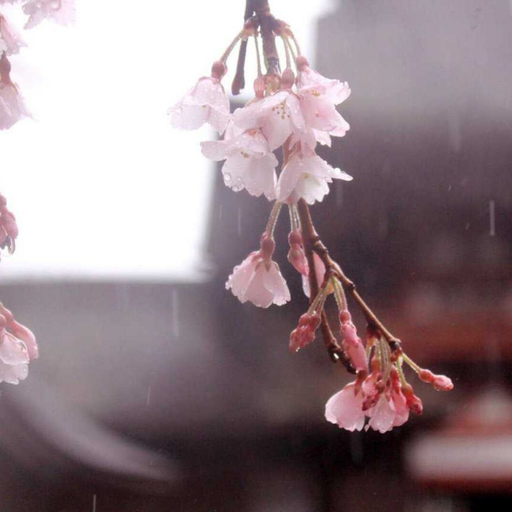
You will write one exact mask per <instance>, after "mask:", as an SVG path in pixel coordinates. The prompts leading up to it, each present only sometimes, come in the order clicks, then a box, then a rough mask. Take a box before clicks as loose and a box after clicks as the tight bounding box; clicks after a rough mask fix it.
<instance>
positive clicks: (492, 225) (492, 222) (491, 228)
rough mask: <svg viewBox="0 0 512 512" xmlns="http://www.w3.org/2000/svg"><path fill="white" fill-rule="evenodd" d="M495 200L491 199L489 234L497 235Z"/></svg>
mask: <svg viewBox="0 0 512 512" xmlns="http://www.w3.org/2000/svg"><path fill="white" fill-rule="evenodd" d="M495 210H496V209H495V206H494V200H493V199H491V201H489V234H490V235H491V236H496V212H495Z"/></svg>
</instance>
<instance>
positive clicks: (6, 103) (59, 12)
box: [0, 0, 75, 130]
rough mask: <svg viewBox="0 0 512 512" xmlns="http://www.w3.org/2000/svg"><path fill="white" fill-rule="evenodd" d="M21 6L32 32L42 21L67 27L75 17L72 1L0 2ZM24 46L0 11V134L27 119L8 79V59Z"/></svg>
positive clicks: (27, 112) (9, 72) (27, 0)
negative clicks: (0, 131)
mask: <svg viewBox="0 0 512 512" xmlns="http://www.w3.org/2000/svg"><path fill="white" fill-rule="evenodd" d="M18 2H19V3H21V4H23V5H22V8H23V12H24V13H25V14H27V15H28V20H27V23H26V24H25V28H27V29H30V28H33V27H35V26H37V25H39V23H41V21H43V20H44V19H45V18H49V19H53V20H54V21H56V22H57V23H59V24H61V25H67V24H68V23H71V22H72V21H73V20H74V17H75V0H24V1H21V0H0V6H1V5H2V4H14V3H18ZM23 46H26V45H25V43H24V42H23V39H22V38H21V35H20V34H19V33H18V32H17V31H16V29H15V28H14V27H13V26H12V25H11V24H10V23H9V21H8V20H7V18H6V17H5V16H4V15H3V14H2V12H1V11H0V130H8V129H9V128H11V127H12V126H13V125H14V124H16V123H17V122H18V121H19V120H21V119H22V118H24V117H30V113H29V111H28V109H27V107H26V105H25V102H24V100H23V97H22V95H21V93H20V91H19V89H18V86H17V85H16V84H15V83H14V82H13V81H12V79H11V63H10V61H9V57H10V56H11V55H14V54H17V53H19V51H20V49H21V48H22V47H23Z"/></svg>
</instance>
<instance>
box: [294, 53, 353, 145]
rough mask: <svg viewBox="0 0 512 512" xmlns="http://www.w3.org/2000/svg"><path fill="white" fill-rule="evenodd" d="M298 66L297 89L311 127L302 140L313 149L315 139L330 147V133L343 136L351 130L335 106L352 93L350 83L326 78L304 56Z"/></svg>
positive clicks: (307, 121) (307, 122)
mask: <svg viewBox="0 0 512 512" xmlns="http://www.w3.org/2000/svg"><path fill="white" fill-rule="evenodd" d="M297 65H298V67H299V69H300V72H299V76H298V80H297V90H298V93H299V96H300V99H301V109H302V112H303V113H304V118H305V120H306V124H307V126H308V131H307V132H306V133H305V134H303V135H302V138H301V142H302V144H303V146H305V147H309V148H310V149H314V145H315V143H316V142H319V143H320V144H323V145H327V146H330V145H331V136H334V137H343V136H344V135H345V134H346V133H347V131H348V130H349V129H350V125H349V124H348V123H347V122H346V121H345V119H343V117H342V116H341V115H340V114H339V113H338V111H337V110H336V108H335V105H339V104H340V103H342V102H343V101H345V100H346V99H347V98H348V97H349V96H350V92H351V90H350V87H349V86H348V84H347V82H340V81H339V80H331V79H329V78H325V77H323V76H322V75H321V74H320V73H318V72H316V71H314V70H312V69H311V68H310V67H309V65H308V64H307V61H306V59H305V58H304V57H299V58H298V59H297Z"/></svg>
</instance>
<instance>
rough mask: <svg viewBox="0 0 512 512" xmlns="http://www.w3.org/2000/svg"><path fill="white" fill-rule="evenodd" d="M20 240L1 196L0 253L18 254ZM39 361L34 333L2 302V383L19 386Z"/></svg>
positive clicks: (0, 340)
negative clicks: (29, 364)
mask: <svg viewBox="0 0 512 512" xmlns="http://www.w3.org/2000/svg"><path fill="white" fill-rule="evenodd" d="M17 237H18V226H17V224H16V218H15V217H14V215H13V214H12V213H11V212H10V211H9V209H8V208H7V201H6V199H5V197H4V196H3V195H2V194H0V250H3V249H7V250H8V251H9V252H10V253H11V254H12V253H13V252H14V250H15V243H14V241H15V239H16V238H17ZM38 357H39V348H38V346H37V342H36V338H35V336H34V334H33V333H32V331H30V329H28V328H27V327H25V326H24V325H22V324H20V323H19V322H17V321H16V320H15V318H14V316H13V314H12V313H11V312H10V311H9V310H8V309H7V308H5V307H4V305H3V304H2V303H1V302H0V382H7V383H9V384H18V383H19V381H20V380H24V379H26V378H27V375H28V363H29V362H30V361H31V360H32V359H37V358H38Z"/></svg>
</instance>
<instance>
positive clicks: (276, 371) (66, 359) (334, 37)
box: [0, 0, 512, 512]
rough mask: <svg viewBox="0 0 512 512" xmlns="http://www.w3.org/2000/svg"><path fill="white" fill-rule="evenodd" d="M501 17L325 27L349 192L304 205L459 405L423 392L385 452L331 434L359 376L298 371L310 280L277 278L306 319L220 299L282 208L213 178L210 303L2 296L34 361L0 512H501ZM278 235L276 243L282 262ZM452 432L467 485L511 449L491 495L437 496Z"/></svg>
mask: <svg viewBox="0 0 512 512" xmlns="http://www.w3.org/2000/svg"><path fill="white" fill-rule="evenodd" d="M278 7H279V6H278V5H275V6H274V9H276V14H277V15H278V16H279V17H283V18H285V15H284V14H285V13H281V12H277V9H278ZM510 9H511V7H510V3H509V2H508V1H506V0H501V1H500V0H495V1H486V0H457V1H455V0H454V1H451V2H446V1H444V0H429V1H420V0H418V1H415V2H411V1H408V0H386V1H385V2H377V1H371V0H341V1H339V2H338V4H337V6H336V7H335V8H334V10H333V12H332V13H331V14H330V15H329V16H327V17H325V18H324V19H322V20H320V21H319V31H318V32H319V41H318V52H317V55H316V59H315V67H316V68H317V69H318V70H319V71H320V72H322V73H323V74H324V75H326V76H331V77H338V78H340V79H343V80H347V81H348V82H349V83H350V85H351V88H352V90H353V94H352V96H351V98H350V100H349V101H347V102H346V103H345V104H344V105H343V115H344V117H345V118H346V119H347V120H348V121H349V122H350V123H351V126H352V128H351V130H350V132H349V134H348V135H347V137H346V138H345V139H342V140H338V141H336V142H334V145H333V148H332V149H331V150H329V149H327V150H325V155H328V158H329V160H330V161H332V162H333V163H335V164H336V165H337V166H339V167H341V168H343V169H345V170H346V171H347V172H349V173H350V174H351V175H353V176H354V178H355V179H354V181H353V182H351V183H349V184H335V185H334V186H333V188H332V191H331V194H330V195H329V196H328V197H327V198H326V199H325V200H324V202H323V203H322V204H320V205H315V207H314V208H313V210H312V212H313V215H314V218H315V221H316V224H317V227H318V229H319V231H320V234H321V236H322V238H323V240H324V241H325V242H326V244H327V245H328V247H329V248H330V250H331V252H332V254H333V256H334V257H335V258H336V259H337V260H338V261H339V262H340V263H341V264H342V266H343V268H344V270H345V271H346V273H347V274H348V275H349V276H350V277H351V278H352V279H354V280H355V281H356V282H357V283H358V285H359V289H360V290H361V292H362V294H363V295H364V296H365V297H366V298H367V299H368V302H369V303H370V304H371V305H372V307H374V308H375V309H376V311H377V312H378V313H379V315H380V316H382V318H384V319H386V323H388V324H389V325H390V327H391V329H392V331H393V332H394V333H396V334H397V335H398V336H399V337H400V338H401V339H402V341H403V343H404V347H405V348H406V350H407V351H408V353H410V354H411V356H413V358H414V359H415V360H417V361H418V362H421V364H422V365H423V366H430V367H431V368H432V369H433V370H435V371H437V372H442V373H447V374H449V375H450V376H451V377H452V378H453V379H454V382H455V385H456V389H455V390H454V391H453V392H451V393H450V394H439V393H436V392H434V391H432V390H431V389H429V388H428V387H427V386H426V385H422V384H421V383H419V382H418V383H417V384H416V389H417V391H418V394H419V395H420V396H422V398H423V399H424V402H425V413H424V415H423V416H422V417H419V418H413V419H412V420H411V421H410V422H409V423H408V424H407V425H406V426H404V427H402V428H400V429H397V430H395V431H393V432H392V433H388V434H386V435H380V434H376V433H374V432H367V433H364V432H363V433H354V434H350V433H347V432H342V431H339V430H338V429H336V428H335V427H333V426H332V425H330V424H326V422H325V421H324V419H323V407H324V403H325V401H326V400H327V399H328V398H329V396H330V395H331V394H332V393H334V392H335V391H337V390H338V389H340V388H341V387H342V386H343V385H344V383H345V382H346V381H348V376H346V375H345V374H344V372H343V371H341V370H340V368H338V367H336V366H334V365H332V364H331V363H330V362H329V360H328V358H327V357H326V354H325V352H324V350H323V348H322V347H321V346H320V344H318V346H311V347H308V349H306V350H304V351H301V352H300V353H299V354H297V355H294V356H291V355H290V354H289V353H288V348H287V344H288V336H289V332H290V331H291V330H292V329H293V328H294V326H295V324H296V322H297V319H298V317H299V315H300V314H301V313H302V312H303V310H304V308H305V307H306V304H307V301H306V298H305V297H304V296H303V295H302V291H301V285H300V280H299V279H298V277H297V276H296V275H294V272H292V271H291V270H290V269H288V268H286V266H285V265H284V263H283V265H282V267H283V270H284V273H285V275H286V277H287V279H288V282H289V283H290V288H291V292H292V295H293V296H294V297H295V298H294V303H293V305H288V306H286V307H283V308H271V309H269V310H264V311H262V310H259V309H257V308H253V307H251V305H241V304H239V303H238V301H237V300H236V299H235V298H234V297H232V295H231V294H230V293H228V292H226V291H225V289H224V282H225V280H226V277H227V275H228V274H229V273H230V272H231V269H232V267H233V266H234V265H235V264H237V263H239V262H240V261H241V260H242V259H243V258H244V257H245V256H246V255H247V253H248V252H249V251H251V250H254V248H255V247H256V246H257V243H258V238H259V233H260V232H261V231H262V230H263V228H264V226H265V223H266V217H267V215H268V212H269V205H268V203H267V202H266V201H265V200H264V199H251V200H248V198H247V197H246V196H245V195H244V194H234V193H233V192H232V191H230V190H228V189H226V188H225V187H224V186H223V184H222V180H221V178H220V174H219V177H218V179H217V182H216V184H215V189H214V191H213V194H214V199H213V202H212V204H213V206H212V211H211V216H210V218H211V230H210V233H211V235H210V238H209V240H208V244H207V251H208V254H209V255H210V256H211V259H212V261H213V263H214V265H215V272H214V275H213V276H212V279H211V280H210V281H209V282H206V283H202V284H197V283H196V284H186V283H176V284H155V283H138V284H136V283H131V282H122V283H120V282H117V283H105V282H103V283H97V282H87V283H86V282H84V283H52V284H48V283H46V284H38V283H34V282H33V283H26V284H12V285H9V286H3V288H2V299H3V300H4V302H5V303H6V304H9V306H10V307H11V308H12V309H13V310H16V311H17V312H19V316H20V320H21V321H24V322H26V323H27V324H30V326H31V327H33V329H34V330H35V331H36V332H37V333H38V336H39V340H40V342H41V345H42V358H41V359H40V361H38V362H37V363H35V364H33V365H32V367H31V375H30V377H29V379H28V380H27V381H26V382H25V383H23V385H22V386H20V387H18V388H6V387H4V388H3V390H2V395H1V397H0V410H1V411H2V414H1V415H0V457H1V459H2V461H1V466H0V467H1V468H2V469H1V470H0V475H1V476H2V478H0V499H1V501H2V508H1V510H2V512H25V511H29V512H32V511H35V510H37V511H38V512H82V511H84V512H89V511H91V510H93V512H119V511H121V510H122V511H125V510H126V511H130V512H131V511H133V512H135V511H138V512H159V511H164V510H165V511H168V510H172V511H174V510H180V511H183V512H202V511H204V512H212V511H214V510H217V511H226V512H231V511H235V510H236V511H237V512H274V511H275V512H287V511H292V510H293V511H294V512H301V511H304V512H306V511H307V512H313V511H314V512H356V511H357V512H361V511H366V510H372V511H376V512H381V511H382V512H387V511H391V510H393V511H395V512H396V511H404V512H407V511H410V510H422V511H425V512H427V511H428V512H436V511H439V512H441V511H442V512H445V511H451V512H478V511H480V510H484V509H485V510H488V509H489V508H492V509H493V510H506V509H508V508H509V507H510V501H511V498H510V492H511V490H512V485H508V484H512V478H510V477H512V475H509V480H508V482H507V471H508V468H509V467H510V465H509V466H507V465H506V462H507V461H509V459H508V458H507V457H508V456H507V455H506V454H509V453H510V429H511V423H510V421H511V420H510V416H509V415H506V414H505V415H501V416H500V415H499V414H498V417H497V419H496V417H495V414H496V413H497V412H499V411H505V410H508V409H507V407H508V408H509V407H510V394H509V391H508V390H509V388H510V385H511V378H510V375H511V374H510V368H511V357H512V344H511V343H510V337H511V334H512V287H511V281H512V264H511V262H512V174H511V172H510V165H511V162H512V145H511V143H510V137H511V134H512V90H511V89H510V84H511V83H512V30H511V28H512V27H511V25H512V17H511V10H510ZM286 234H287V225H286V221H284V222H282V223H281V224H280V226H279V228H278V231H277V237H278V243H279V244H280V247H279V248H278V253H277V256H278V259H279V261H282V262H284V261H285V257H286V252H287V247H286ZM359 320H360V319H359ZM411 380H412V379H411ZM486 390H498V391H497V392H496V393H495V394H492V395H491V398H489V395H488V394H485V393H482V392H483V391H486ZM482 397H483V398H482ZM486 397H487V398H486ZM493 397H494V398H493ZM496 397H498V398H496ZM477 398H478V399H479V400H482V401H480V402H478V403H480V404H481V403H484V404H486V405H485V406H481V407H480V408H478V407H476V406H475V405H474V403H475V402H474V400H475V399H477ZM471 404H473V405H471ZM466 409H471V410H473V411H474V410H476V411H477V412H476V413H474V414H476V416H477V417H479V416H480V417H483V419H484V420H488V421H482V422H478V421H473V420H471V416H464V415H463V411H465V410H466ZM458 417H464V418H466V420H465V421H462V423H460V422H459V423H457V421H456V419H457V418H458ZM482 423H484V424H485V425H484V426H482ZM447 432H448V433H450V432H451V433H452V434H453V432H456V434H455V439H462V438H464V439H468V438H469V439H471V440H472V441H471V443H469V444H467V445H466V448H465V447H464V446H463V447H462V448H461V450H462V451H460V452H457V453H458V454H459V455H457V456H456V457H455V460H453V458H452V459H450V461H451V462H450V463H451V464H452V466H450V467H454V468H455V469H457V468H459V469H461V467H462V465H464V464H471V461H472V460H476V459H474V458H472V452H471V450H472V449H473V448H472V447H474V444H475V443H477V444H478V443H479V441H478V440H479V439H480V440H481V442H482V446H489V447H490V448H489V450H490V452H489V453H491V454H492V450H498V451H500V450H502V451H500V454H501V453H504V454H505V458H504V459H503V457H502V458H501V459H500V460H505V463H504V464H505V465H504V466H503V467H504V468H505V469H504V473H503V472H502V473H501V476H499V477H497V478H496V480H495V482H494V484H495V485H489V482H488V479H487V478H486V471H490V472H492V471H494V470H493V469H492V468H493V467H494V466H493V460H494V459H498V458H499V457H497V455H498V452H497V453H496V457H493V456H491V457H489V458H488V460H486V463H487V464H489V466H485V467H486V468H490V469H486V470H485V471H484V472H483V473H482V472H481V473H480V474H479V473H478V472H476V473H475V472H473V473H471V474H470V475H469V476H468V474H467V473H465V472H463V471H462V473H459V478H458V479H457V478H454V479H450V475H449V474H446V473H443V474H442V475H441V476H439V477H438V478H435V476H436V475H435V473H434V477H432V472H430V473H428V471H429V468H432V467H434V468H435V466H432V465H430V466H429V467H428V468H425V467H424V466H423V465H422V464H423V462H425V457H424V456H422V452H421V449H425V448H424V447H425V446H427V448H426V449H427V453H428V454H431V453H438V452H436V451H435V450H439V447H440V446H441V448H442V447H443V446H446V445H443V444H439V439H440V438H443V439H445V440H446V435H447ZM482 432H484V434H482ZM452 434H450V435H452ZM443 436H444V437H443ZM464 436H465V437H464ZM496 439H498V440H500V441H501V444H499V443H498V444H497V443H496V442H494V441H493V440H496ZM484 441H485V442H484ZM489 442H490V444H485V443H489ZM425 443H427V444H425ZM428 443H431V444H428ZM500 447H501V448H500ZM464 450H465V451H464ZM468 450H469V452H468ZM507 450H508V451H507ZM440 453H442V450H441V452H440ZM418 454H419V456H418ZM459 456H460V464H457V460H459V459H458V458H457V457H459ZM475 456H476V455H475ZM461 474H462V476H460V475H461ZM475 474H476V476H475ZM426 475H427V476H428V477H427V476H426Z"/></svg>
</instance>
